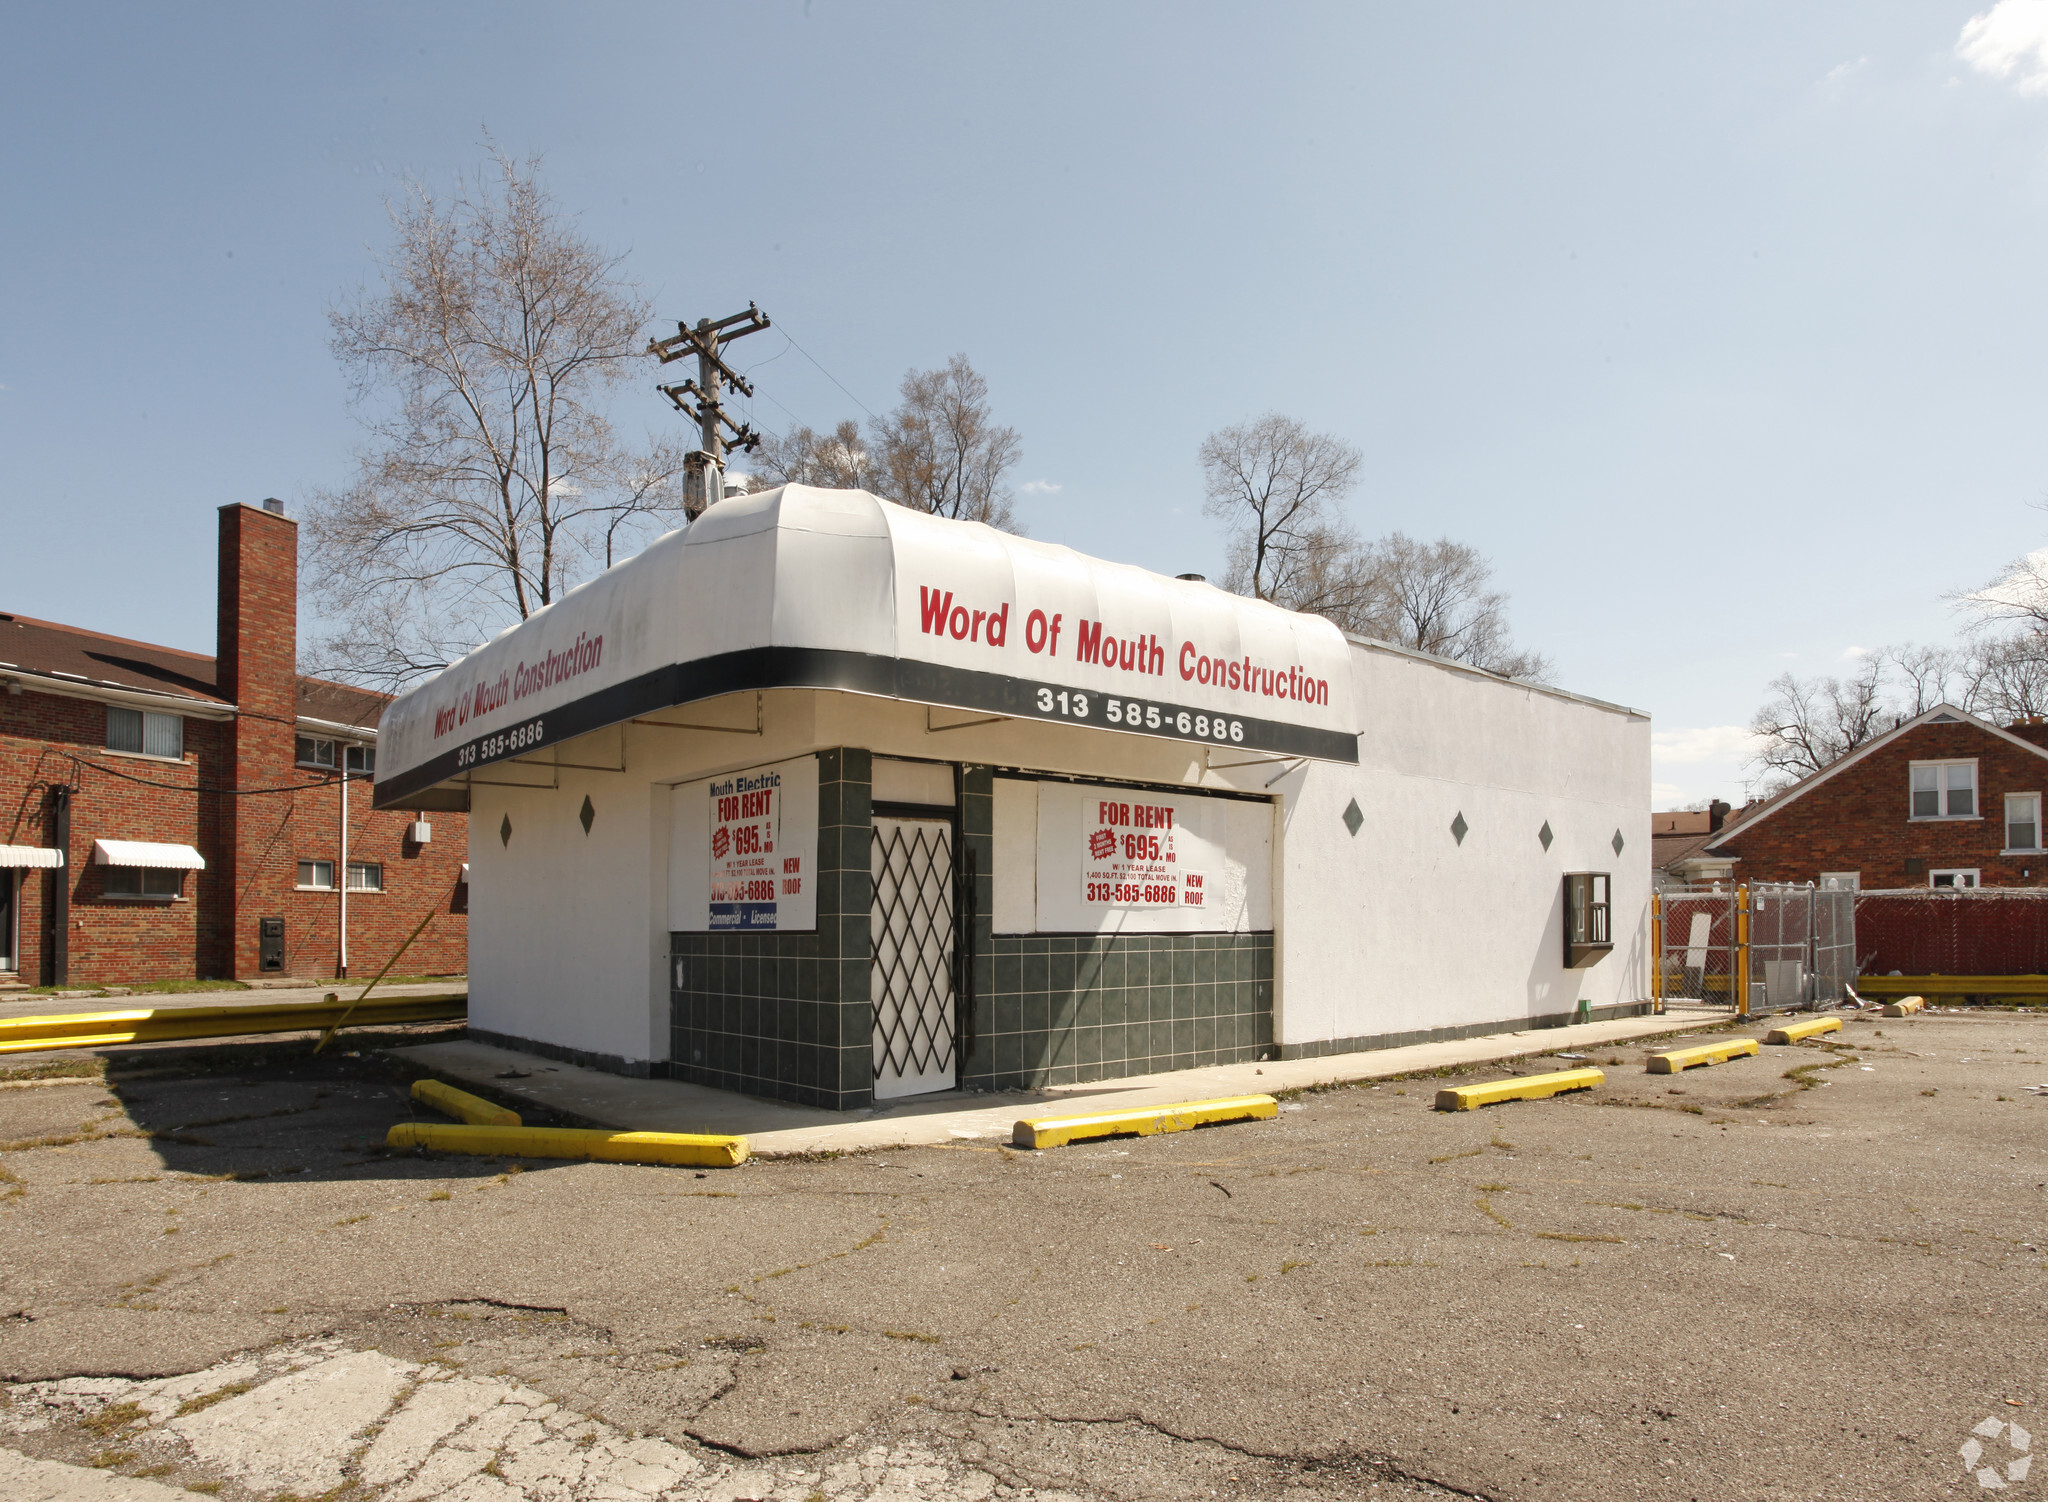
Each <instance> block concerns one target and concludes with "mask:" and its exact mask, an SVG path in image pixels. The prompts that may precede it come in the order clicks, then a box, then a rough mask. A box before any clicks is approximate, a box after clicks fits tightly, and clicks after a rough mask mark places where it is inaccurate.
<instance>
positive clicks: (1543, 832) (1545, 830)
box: [1536, 819, 1557, 850]
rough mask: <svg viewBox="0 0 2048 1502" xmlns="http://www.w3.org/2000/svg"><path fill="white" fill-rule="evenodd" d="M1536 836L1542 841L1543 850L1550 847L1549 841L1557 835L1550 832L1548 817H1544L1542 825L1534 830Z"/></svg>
mask: <svg viewBox="0 0 2048 1502" xmlns="http://www.w3.org/2000/svg"><path fill="white" fill-rule="evenodd" d="M1536 838H1537V839H1539V840H1541V841H1542V842H1543V848H1544V849H1545V850H1548V849H1549V848H1550V842H1551V841H1552V840H1554V839H1556V838H1557V836H1555V835H1553V834H1552V833H1551V832H1550V821H1549V820H1548V819H1545V820H1544V821H1543V827H1542V828H1541V829H1539V830H1537V831H1536Z"/></svg>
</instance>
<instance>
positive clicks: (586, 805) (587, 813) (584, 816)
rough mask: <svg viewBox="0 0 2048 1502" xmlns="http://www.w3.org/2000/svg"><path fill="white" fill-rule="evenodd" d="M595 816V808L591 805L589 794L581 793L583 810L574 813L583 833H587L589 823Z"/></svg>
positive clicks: (588, 831)
mask: <svg viewBox="0 0 2048 1502" xmlns="http://www.w3.org/2000/svg"><path fill="white" fill-rule="evenodd" d="M596 818H597V809H596V808H595V807H593V806H592V805H591V802H590V794H588V793H585V794H584V795H583V811H582V812H581V813H579V814H577V815H576V822H577V823H579V824H581V825H582V826H583V832H584V833H585V834H589V833H590V826H591V823H592V821H593V820H595V819H596Z"/></svg>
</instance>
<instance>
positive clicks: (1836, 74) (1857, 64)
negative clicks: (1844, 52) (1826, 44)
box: [1820, 57, 1870, 94]
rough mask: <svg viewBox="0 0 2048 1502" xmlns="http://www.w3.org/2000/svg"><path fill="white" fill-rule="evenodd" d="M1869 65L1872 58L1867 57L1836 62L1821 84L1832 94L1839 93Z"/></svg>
mask: <svg viewBox="0 0 2048 1502" xmlns="http://www.w3.org/2000/svg"><path fill="white" fill-rule="evenodd" d="M1869 66H1870V59H1869V58H1867V57H1858V58H1852V59H1850V60H1849V61H1848V62H1846V63H1836V64H1835V65H1834V66H1833V67H1832V68H1830V69H1828V71H1827V75H1826V76H1825V77H1823V78H1822V79H1821V81H1820V86H1821V88H1822V89H1823V90H1825V91H1826V92H1828V93H1830V94H1839V93H1841V92H1842V90H1843V89H1844V88H1845V87H1847V86H1848V82H1849V80H1850V79H1851V78H1854V77H1855V76H1856V75H1857V74H1858V73H1861V72H1862V71H1863V70H1864V69H1865V68H1867V67H1869Z"/></svg>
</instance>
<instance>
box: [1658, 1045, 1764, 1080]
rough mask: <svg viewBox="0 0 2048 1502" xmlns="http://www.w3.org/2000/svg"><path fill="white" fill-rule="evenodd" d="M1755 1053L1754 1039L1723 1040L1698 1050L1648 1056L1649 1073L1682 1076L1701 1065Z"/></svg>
mask: <svg viewBox="0 0 2048 1502" xmlns="http://www.w3.org/2000/svg"><path fill="white" fill-rule="evenodd" d="M1756 1051H1757V1041H1756V1039H1754V1038H1725V1039H1723V1040H1722V1041H1720V1042H1719V1043H1703V1044H1701V1045H1700V1046H1699V1047H1698V1048H1674V1049H1671V1050H1669V1051H1668V1052H1665V1053H1653V1054H1651V1055H1650V1073H1652V1074H1682V1073H1683V1072H1684V1071H1686V1070H1688V1069H1693V1068H1696V1067H1697V1066H1699V1065H1701V1064H1725V1063H1727V1062H1728V1061H1729V1060H1730V1059H1743V1058H1749V1057H1751V1056H1752V1055H1754V1054H1755V1053H1756Z"/></svg>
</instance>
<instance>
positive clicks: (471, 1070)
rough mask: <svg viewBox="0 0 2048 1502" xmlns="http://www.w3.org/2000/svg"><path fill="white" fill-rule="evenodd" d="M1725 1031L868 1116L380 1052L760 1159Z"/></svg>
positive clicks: (1440, 1046) (1656, 1033)
mask: <svg viewBox="0 0 2048 1502" xmlns="http://www.w3.org/2000/svg"><path fill="white" fill-rule="evenodd" d="M1727 1019H1728V1013H1727V1012H1726V1011H1725V1010H1722V1009H1719V1008H1704V1009H1699V1010H1687V1011H1684V1012H1680V1011H1675V1010H1674V1011H1672V1012H1669V1013H1667V1014H1666V1015H1664V1016H1662V1017H1630V1018H1624V1019H1621V1020H1618V1021H1613V1022H1591V1023H1585V1024H1581V1025H1578V1026H1572V1027H1546V1028H1533V1029H1529V1030H1526V1031H1522V1032H1506V1033H1494V1034H1490V1035H1488V1036H1486V1037H1481V1038H1462V1039H1459V1040H1458V1041H1457V1042H1454V1043H1423V1044H1417V1045H1415V1046H1413V1047H1409V1048H1388V1049H1376V1050H1374V1051H1372V1052H1370V1053H1352V1054H1331V1055H1327V1056H1325V1057H1323V1058H1319V1059H1290V1060H1287V1061H1284V1062H1274V1063H1263V1064H1225V1065H1218V1066H1215V1067H1212V1068H1208V1069H1184V1070H1179V1071H1176V1072H1174V1073H1171V1074H1148V1075H1138V1076H1134V1077H1132V1078H1130V1079H1121V1080H1105V1081H1100V1082H1097V1083H1094V1084H1087V1085H1062V1086H1056V1087H1052V1088H1048V1089H1044V1090H1032V1091H1020V1092H1013V1093H1006V1094H969V1093H967V1092H964V1091H958V1090H948V1091H944V1092H941V1093H939V1094H934V1095H920V1096H917V1097H914V1098H913V1099H910V1100H906V1101H903V1102H901V1103H897V1104H891V1105H888V1106H881V1107H877V1108H875V1109H873V1110H868V1111H824V1110H819V1109H817V1108H816V1107H812V1106H794V1105H786V1104H784V1103H782V1102H780V1101H772V1100H762V1099H760V1098H758V1097H755V1096H751V1095H739V1094H735V1093H733V1092H732V1091H728V1090H714V1089H712V1088H710V1087H709V1086H705V1085H692V1084H686V1083H684V1082H683V1081H681V1080H663V1079H632V1078H628V1077H627V1076H624V1075H616V1074H607V1073H605V1072H603V1071H602V1070H597V1069H584V1068H581V1067H579V1066H577V1065H574V1064H560V1063H556V1062H554V1061H553V1060H550V1059H543V1058H539V1057H537V1056H535V1055H533V1054H528V1053H516V1052H514V1051H512V1050H510V1049H505V1048H494V1047H492V1046H491V1045H489V1044H487V1043H475V1042H469V1041H462V1042H454V1043H425V1044H420V1045H418V1046H416V1047H412V1048H394V1049H391V1050H388V1052H389V1053H390V1054H391V1055H392V1056H394V1057H397V1058H403V1059H404V1060H406V1061H407V1062H408V1063H411V1064H414V1065H417V1066H419V1067H421V1068H425V1069H431V1070H433V1071H434V1072H435V1073H437V1074H439V1075H442V1076H444V1077H446V1078H448V1079H451V1080H466V1081H469V1082H471V1083H475V1084H482V1085H488V1086H491V1087H493V1088H495V1089H498V1090H502V1091H505V1092H508V1093H514V1094H519V1095H525V1096H528V1097H530V1098H532V1099H533V1100H535V1101H537V1102H539V1103H541V1104H543V1105H547V1106H552V1107H554V1108H555V1109H557V1110H561V1111H567V1112H571V1113H573V1114H575V1115H577V1116H581V1117H583V1118H585V1119H586V1120H589V1121H594V1122H596V1123H598V1124H599V1125H601V1126H608V1127H614V1128H617V1129H619V1130H631V1131H643V1132H713V1133H738V1134H740V1135H742V1136H745V1137H746V1138H747V1139H748V1143H749V1145H750V1146H751V1147H752V1149H753V1151H754V1153H755V1154H756V1155H765V1156H776V1155H781V1154H791V1153H815V1152H862V1151H868V1150H872V1149H877V1148H894V1147H915V1146H928V1145H931V1144H935V1143H947V1142H973V1141H986V1142H1006V1141H1008V1140H1009V1137H1010V1128H1011V1126H1012V1125H1013V1124H1014V1123H1015V1122H1016V1120H1017V1118H1018V1117H1019V1116H1042V1115H1050V1114H1055V1113H1057V1114H1075V1113H1080V1112H1094V1111H1115V1110H1128V1109H1130V1108H1132V1107H1136V1106H1155V1105H1169V1104H1172V1103H1174V1102H1176V1101H1185V1100H1204V1099H1208V1098H1211V1097H1215V1096H1223V1095H1248V1094H1253V1093H1267V1094H1270V1093H1271V1092H1273V1091H1275V1090H1300V1089H1305V1088H1308V1087H1311V1086H1315V1085H1328V1084H1334V1083H1337V1082H1339V1081H1345V1080H1363V1079H1385V1078H1387V1077H1388V1076H1390V1075H1396V1074H1412V1073H1416V1072H1418V1071H1422V1070H1430V1069H1442V1068H1445V1067H1449V1066H1457V1065H1466V1064H1484V1063H1505V1062H1506V1061H1508V1060H1511V1059H1520V1058H1528V1057H1531V1056H1534V1055H1537V1054H1546V1053H1551V1052H1555V1051H1557V1050H1560V1049H1562V1050H1564V1051H1566V1052H1571V1053H1578V1052H1588V1051H1598V1050H1602V1049H1607V1048H1611V1047H1613V1046H1615V1045H1617V1044H1622V1043H1627V1042H1631V1041H1633V1040H1636V1039H1641V1038H1657V1037H1664V1036H1666V1035H1669V1034H1672V1033H1681V1032H1687V1031H1690V1030H1692V1029H1694V1028H1698V1027H1702V1026H1705V1025H1707V1024H1710V1023H1714V1022H1723V1021H1726V1020H1727ZM1560 1067H1567V1066H1560Z"/></svg>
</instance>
